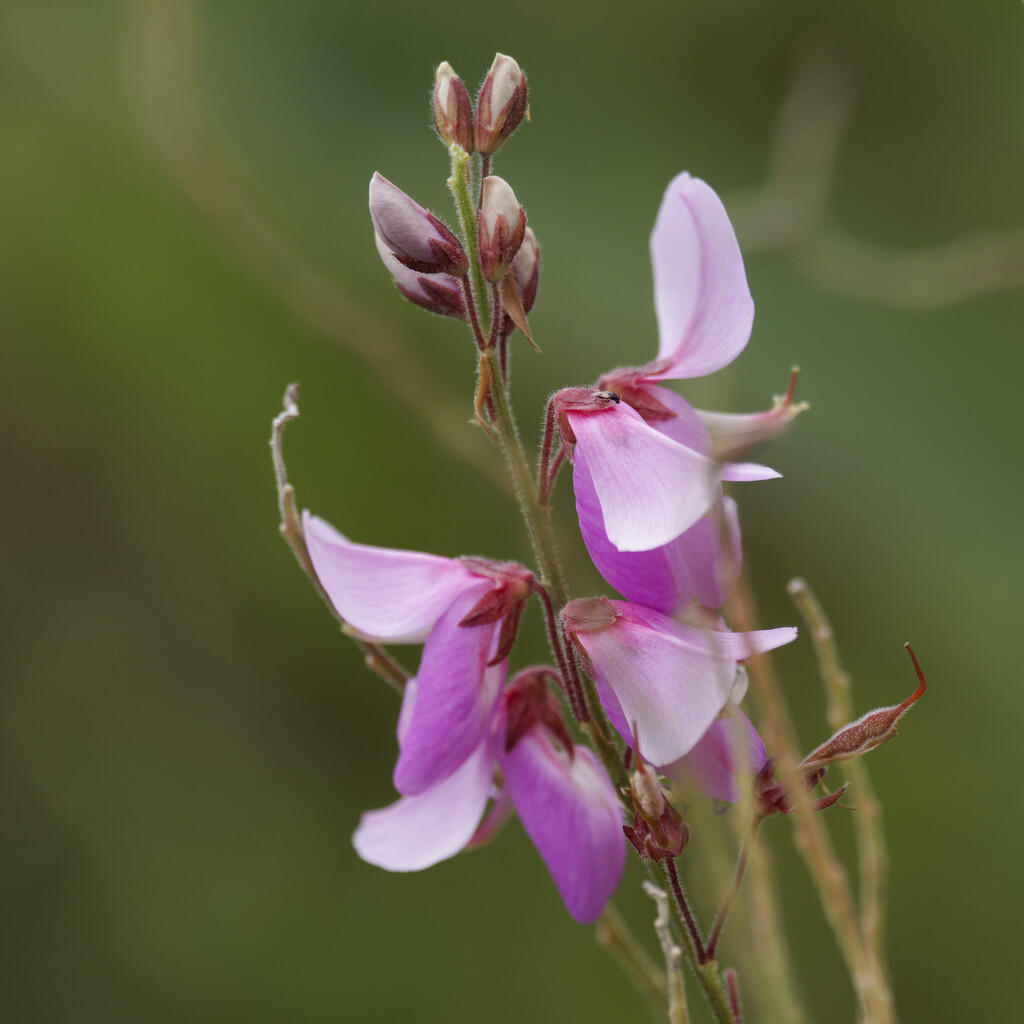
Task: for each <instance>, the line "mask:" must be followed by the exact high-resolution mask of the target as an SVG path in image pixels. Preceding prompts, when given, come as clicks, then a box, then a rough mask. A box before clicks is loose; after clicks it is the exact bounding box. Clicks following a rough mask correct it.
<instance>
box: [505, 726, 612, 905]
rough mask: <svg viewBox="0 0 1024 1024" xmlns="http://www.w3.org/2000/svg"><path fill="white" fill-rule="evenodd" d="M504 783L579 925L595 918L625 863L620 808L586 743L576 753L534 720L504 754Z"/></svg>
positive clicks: (601, 769) (606, 900)
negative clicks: (559, 746) (557, 744)
mask: <svg viewBox="0 0 1024 1024" xmlns="http://www.w3.org/2000/svg"><path fill="white" fill-rule="evenodd" d="M500 764H501V770H502V774H503V775H504V778H505V787H506V789H507V790H508V793H509V795H510V796H511V798H512V802H513V803H514V804H515V807H516V811H517V812H518V814H519V818H520V820H521V821H522V823H523V828H524V829H526V834H527V835H528V836H529V837H530V839H531V840H532V842H533V845H534V846H536V847H537V851H538V852H539V853H540V855H541V858H542V859H543V861H544V863H545V864H546V865H547V869H548V871H549V872H550V874H551V878H552V879H553V881H554V883H555V886H556V887H557V888H558V892H559V895H560V896H561V897H562V902H563V903H564V904H565V908H566V910H568V911H569V914H570V916H571V917H572V918H573V919H574V920H576V921H578V922H579V923H580V924H589V923H590V922H592V921H596V920H597V918H598V917H599V916H600V914H601V911H602V910H603V909H604V906H605V904H606V903H607V902H608V899H609V897H610V896H611V895H612V893H613V892H614V891H615V887H616V886H617V885H618V884H619V878H620V877H621V875H622V867H623V864H624V862H625V855H626V844H625V840H624V839H623V836H622V811H621V810H620V808H619V802H618V799H617V798H616V795H615V789H614V787H613V786H612V784H611V782H610V781H609V780H608V776H607V775H606V774H605V772H604V769H603V768H602V767H601V766H600V764H599V763H598V761H597V759H596V758H595V757H594V755H593V754H592V753H591V752H590V751H589V750H587V749H585V748H583V747H579V746H577V747H576V748H575V754H574V756H573V757H571V758H570V756H569V755H568V753H566V752H565V751H564V750H560V749H556V748H555V746H554V744H553V743H552V741H551V739H550V737H549V735H548V733H547V731H546V730H545V729H544V728H543V727H540V726H536V727H534V728H533V729H532V730H530V732H529V733H527V734H526V735H525V736H524V737H523V738H522V739H521V740H520V741H519V742H518V743H517V744H516V745H515V746H514V747H513V748H512V750H511V751H509V752H508V753H506V754H504V755H503V756H502V757H501V758H500Z"/></svg>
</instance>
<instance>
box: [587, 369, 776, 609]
mask: <svg viewBox="0 0 1024 1024" xmlns="http://www.w3.org/2000/svg"><path fill="white" fill-rule="evenodd" d="M601 384H602V386H607V387H609V389H610V390H612V391H616V387H615V382H614V381H612V380H609V379H608V378H602V381H601ZM617 393H618V392H617ZM621 397H623V401H625V402H627V403H629V404H630V407H631V408H634V410H636V406H634V405H633V402H636V405H637V406H639V410H638V412H639V415H640V416H641V418H643V419H645V422H647V423H648V425H649V426H650V428H651V429H652V430H654V431H656V432H657V433H659V434H662V435H664V436H665V437H667V438H669V439H670V440H672V441H675V442H677V443H678V444H680V445H682V446H684V447H685V448H687V449H688V450H689V451H693V452H697V453H698V454H700V455H702V456H708V455H710V451H711V438H710V436H709V435H708V431H707V428H706V427H705V426H704V424H703V423H702V422H701V420H700V419H699V417H698V415H697V413H695V412H694V410H693V409H691V408H690V406H689V405H688V404H687V403H686V401H685V400H684V399H683V398H681V397H680V396H679V395H677V394H676V393H675V392H674V391H669V390H668V389H667V388H662V387H657V386H656V385H653V384H640V385H638V384H631V385H629V386H628V387H623V388H622V395H621ZM721 475H722V479H725V480H741V479H742V480H753V479H770V478H772V477H777V476H778V475H779V474H778V473H776V472H775V470H772V469H768V468H767V467H764V466H758V465H755V464H752V463H735V464H726V465H725V466H723V467H721ZM573 488H574V490H575V492H576V512H577V515H578V516H579V523H580V532H581V533H582V535H583V541H584V543H585V544H586V546H587V551H588V552H589V554H590V557H591V559H592V560H593V562H594V565H595V566H596V567H597V570H598V571H599V572H600V573H601V575H602V576H603V577H604V578H605V579H606V580H607V581H608V583H610V584H611V585H612V586H613V587H615V589H616V590H618V591H619V593H620V594H622V595H623V597H625V598H627V599H628V600H630V601H635V602H637V603H639V604H645V605H647V606H648V607H649V608H654V609H656V610H658V611H660V612H664V613H665V614H666V615H673V614H675V613H676V612H677V611H679V610H680V609H682V608H684V607H685V606H686V605H688V604H690V602H691V601H697V603H698V604H702V605H704V606H705V607H708V608H717V607H719V606H720V605H721V604H723V603H724V602H725V599H726V597H727V596H728V594H729V591H730V590H731V588H732V585H733V583H735V581H736V579H737V577H738V575H739V570H740V566H741V562H742V553H741V545H740V532H739V521H738V518H737V515H736V503H735V502H734V501H733V500H732V499H731V498H723V496H722V491H721V487H720V486H717V485H716V487H715V488H714V489H713V491H712V493H711V495H710V506H709V509H708V511H707V512H706V513H705V514H703V515H702V516H701V517H700V518H699V519H698V520H697V521H696V522H695V523H694V524H693V525H692V526H690V527H689V528H688V529H686V530H684V531H683V532H682V533H681V534H679V536H677V537H675V538H673V539H672V540H669V541H668V542H666V543H664V544H661V545H659V546H658V547H654V548H651V549H649V550H646V551H622V550H620V549H619V548H617V547H616V546H615V544H613V543H612V541H611V539H610V538H609V536H608V531H607V529H606V526H605V517H604V513H603V511H602V505H601V501H600V499H599V497H598V494H597V490H596V488H595V487H594V481H593V477H592V474H591V470H590V463H589V453H588V451H587V450H586V448H585V447H580V446H579V445H577V448H576V453H575V465H574V467H573ZM677 500H678V499H677Z"/></svg>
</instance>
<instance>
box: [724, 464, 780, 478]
mask: <svg viewBox="0 0 1024 1024" xmlns="http://www.w3.org/2000/svg"><path fill="white" fill-rule="evenodd" d="M781 477H782V474H781V473H780V472H778V471H777V470H774V469H771V468H770V467H768V466H762V465H760V464H759V463H757V462H726V463H725V464H724V465H723V466H722V479H723V480H728V481H730V482H731V483H749V482H751V481H753V480H779V479H781Z"/></svg>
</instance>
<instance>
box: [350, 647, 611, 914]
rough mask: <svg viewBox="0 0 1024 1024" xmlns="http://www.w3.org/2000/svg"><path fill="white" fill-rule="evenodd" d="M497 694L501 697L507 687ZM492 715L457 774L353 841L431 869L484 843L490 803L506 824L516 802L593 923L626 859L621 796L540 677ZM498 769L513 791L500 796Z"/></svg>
mask: <svg viewBox="0 0 1024 1024" xmlns="http://www.w3.org/2000/svg"><path fill="white" fill-rule="evenodd" d="M544 671H547V672H549V671H550V670H544ZM489 674H494V675H499V674H503V670H502V669H499V668H497V667H496V668H492V669H490V670H489ZM493 689H495V690H497V689H500V679H499V680H498V681H497V686H496V687H494V688H493ZM417 690H418V687H417V685H416V682H415V681H414V680H410V682H409V683H408V684H407V689H406V695H405V699H404V701H403V706H402V713H401V716H400V720H399V744H400V746H401V747H403V748H404V744H405V743H406V742H407V741H408V735H409V729H410V722H411V720H412V719H413V718H414V717H415V711H414V706H415V704H416V703H417V702H418V699H419V698H418V696H417ZM492 712H493V713H492V716H491V718H490V720H489V726H490V727H489V728H488V730H487V732H486V733H485V735H484V736H483V737H482V738H481V740H480V742H479V744H478V745H477V746H476V747H475V748H474V749H473V750H472V751H471V752H470V754H469V755H468V757H467V758H466V759H465V761H463V762H462V763H461V764H459V765H457V766H456V767H455V768H454V769H453V771H452V772H451V774H450V775H448V776H447V777H446V778H443V779H440V780H438V781H436V782H435V783H434V784H433V785H432V786H431V787H430V788H429V789H427V790H425V791H424V792H422V793H419V794H417V795H415V796H404V797H401V798H400V799H399V800H398V801H397V802H396V803H394V804H392V805H391V806H390V807H385V808H383V809H382V810H378V811H367V812H366V813H365V814H364V815H363V817H362V820H361V821H360V824H359V827H358V828H357V829H356V832H355V835H354V836H353V839H352V841H353V844H354V845H355V847H356V851H357V852H358V853H359V855H360V857H362V858H363V860H366V861H368V862H369V863H371V864H376V865H377V866H378V867H382V868H385V869H387V870H389V871H418V870H420V869H422V868H426V867H430V866H431V865H433V864H436V863H438V862H439V861H441V860H445V859H446V858H448V857H452V856H454V855H455V854H456V853H458V852H459V851H461V850H463V849H465V848H466V847H467V846H469V845H472V844H473V843H474V842H475V836H477V835H478V833H479V832H480V831H481V826H480V820H481V818H482V817H483V814H484V810H485V808H486V806H487V803H488V801H489V800H490V799H491V798H492V797H496V803H495V809H494V810H493V811H492V813H491V815H490V816H489V818H490V817H494V816H495V815H497V816H498V817H499V818H503V817H504V814H505V812H506V810H507V809H508V805H509V803H511V804H512V805H513V806H514V807H515V809H516V810H517V811H518V813H519V817H520V819H521V820H522V822H523V827H524V828H525V829H526V833H527V835H529V837H530V839H531V840H532V841H533V843H534V845H535V846H536V847H537V850H538V852H539V853H540V855H541V858H542V859H543V860H544V863H545V865H546V866H547V868H548V871H549V872H550V874H551V877H552V879H553V880H554V882H555V886H556V887H557V889H558V892H559V894H560V895H561V897H562V900H563V902H564V903H565V906H566V909H567V910H568V912H569V914H570V915H571V916H572V917H573V918H574V919H575V920H576V921H579V922H580V923H583V924H586V923H590V922H591V921H594V920H596V919H597V917H598V916H599V915H600V913H601V911H602V910H603V909H604V905H605V903H607V901H608V898H609V897H610V896H611V894H612V892H614V890H615V887H616V886H617V885H618V881H619V877H620V876H621V874H622V867H623V863H624V859H625V844H624V842H623V838H622V812H621V810H620V808H619V803H618V798H617V796H616V794H615V790H614V788H613V786H612V784H611V782H610V781H609V780H608V777H607V776H606V775H605V773H604V770H603V769H602V768H601V766H600V764H599V763H598V762H597V760H596V758H595V757H594V756H593V754H591V752H590V751H589V750H585V749H583V748H580V747H574V746H573V745H572V743H571V741H570V740H569V737H568V734H567V733H566V732H565V727H564V725H562V723H561V717H560V713H559V711H558V707H557V703H555V702H554V701H553V700H552V698H550V696H549V695H548V694H547V691H546V688H545V683H544V681H543V677H542V676H538V674H537V672H536V670H526V671H524V672H522V673H520V674H519V675H518V676H517V677H516V679H514V680H513V681H512V682H511V683H510V685H509V687H508V688H507V690H506V691H505V694H504V697H503V698H502V700H501V703H500V706H499V705H494V706H493V707H492ZM495 762H497V765H498V767H500V770H501V773H502V776H503V778H504V784H505V790H504V792H503V793H497V792H496V791H495V788H494V783H493V777H494V767H495ZM483 828H484V829H488V830H490V829H489V826H487V825H485V826H483Z"/></svg>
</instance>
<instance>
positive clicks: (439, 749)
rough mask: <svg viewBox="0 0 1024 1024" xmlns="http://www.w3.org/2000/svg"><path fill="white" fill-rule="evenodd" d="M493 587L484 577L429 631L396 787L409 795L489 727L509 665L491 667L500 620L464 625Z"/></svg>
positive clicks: (454, 762) (455, 761)
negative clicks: (477, 624)
mask: <svg viewBox="0 0 1024 1024" xmlns="http://www.w3.org/2000/svg"><path fill="white" fill-rule="evenodd" d="M488 587H489V584H488V583H487V582H481V584H480V585H479V586H478V587H476V588H473V589H471V590H468V591H467V592H466V593H465V594H463V595H462V596H461V597H460V598H458V599H457V600H456V601H455V603H454V604H453V605H452V607H451V608H450V609H449V610H448V611H447V612H445V613H444V615H442V616H441V618H440V619H438V621H437V625H436V626H435V627H434V628H433V630H431V633H430V636H429V637H427V642H426V644H425V646H424V648H423V656H422V658H421V659H420V667H419V671H418V672H417V673H416V703H415V706H414V707H413V710H412V714H411V715H410V716H409V718H408V725H407V726H406V727H405V734H404V736H403V737H402V745H401V751H400V753H399V755H398V763H397V764H396V765H395V779H394V781H395V789H397V790H398V792H399V793H402V794H404V795H405V796H415V795H416V794H417V793H422V792H423V791H424V790H426V789H429V788H431V787H432V786H433V785H435V784H436V783H437V782H438V781H440V780H441V779H443V778H444V777H445V776H446V775H448V774H450V773H451V772H452V771H454V770H455V768H456V766H458V765H459V764H461V763H462V762H463V761H464V760H465V759H466V758H467V757H468V756H469V753H470V751H472V750H473V749H475V748H476V747H477V745H478V744H479V743H480V742H481V738H482V737H483V736H484V735H485V734H486V733H487V732H488V730H489V727H490V722H491V716H492V714H493V711H494V706H495V702H496V700H497V697H498V693H499V692H500V689H501V684H502V681H503V679H504V666H503V665H498V666H495V667H494V668H492V669H491V670H489V671H487V670H486V666H487V662H488V661H489V660H490V658H491V656H492V654H493V649H494V642H495V635H496V633H497V630H498V628H499V625H500V623H497V622H492V623H488V624H487V625H485V626H469V627H466V626H460V625H459V622H460V620H461V619H463V618H464V617H465V616H466V615H467V614H468V613H469V611H470V610H471V609H472V608H473V606H474V605H475V604H476V602H477V601H478V600H479V599H480V597H481V596H482V595H483V594H484V593H486V592H487V589H488Z"/></svg>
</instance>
